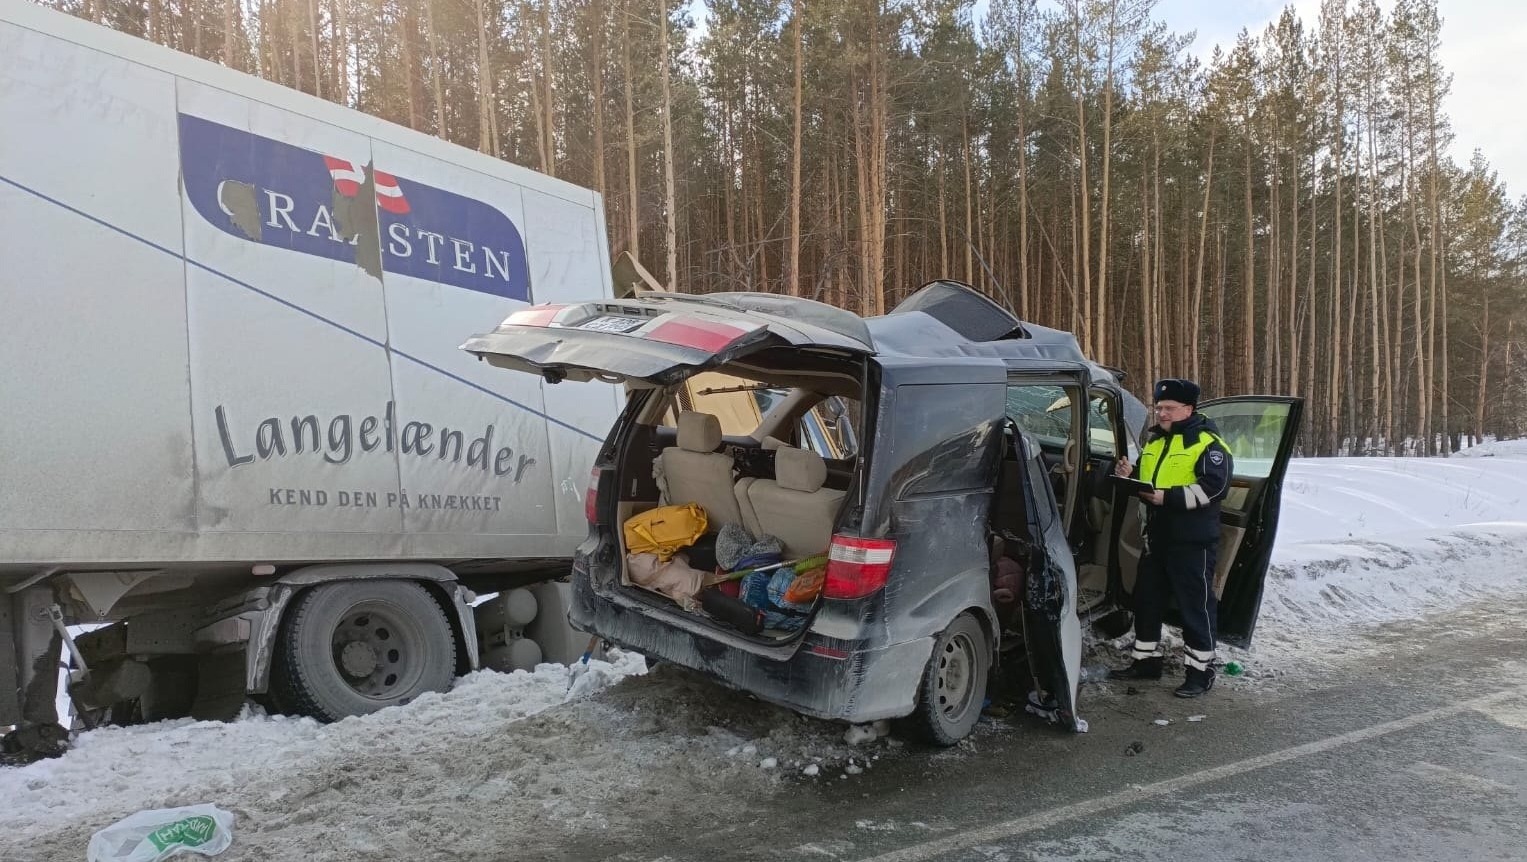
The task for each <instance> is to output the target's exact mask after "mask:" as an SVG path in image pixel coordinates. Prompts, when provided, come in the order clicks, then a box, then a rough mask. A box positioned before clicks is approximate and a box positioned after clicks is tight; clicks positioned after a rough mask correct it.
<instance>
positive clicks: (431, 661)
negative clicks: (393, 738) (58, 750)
mask: <svg viewBox="0 0 1527 862" xmlns="http://www.w3.org/2000/svg"><path fill="white" fill-rule="evenodd" d="M601 291H602V292H603V293H604V295H610V292H611V273H610V266H609V255H608V251H607V244H606V238H605V230H604V217H603V204H602V201H601V199H600V197H599V195H598V194H596V193H595V192H593V191H590V190H588V189H584V188H579V187H576V186H573V185H570V184H568V183H565V182H560V181H558V180H555V179H552V178H549V177H546V176H544V175H541V174H538V173H535V172H533V171H530V170H527V169H524V168H520V167H516V166H514V165H510V164H507V163H505V162H502V161H498V160H496V159H493V158H490V157H488V156H486V155H483V154H480V153H477V152H473V151H470V150H467V149H464V148H461V147H457V146H453V145H451V144H448V143H445V142H442V141H440V140H438V139H436V138H433V137H430V136H428V135H424V134H420V133H417V132H413V131H410V130H408V129H405V128H402V127H399V126H396V125H393V124H390V123H387V122H383V121H381V120H378V119H376V118H373V117H370V116H366V115H364V114H361V113H359V112H356V111H353V110H349V109H347V108H344V107H341V106H338V105H335V104H332V103H329V102H326V101H323V100H321V99H317V98H313V97H311V96H307V95H304V94H302V93H299V92H295V91H292V90H289V89H286V88H284V87H281V86H278V85H276V84H272V83H269V82H266V81H262V80H259V79H257V78H254V77H251V76H248V75H244V74H241V73H238V72H235V71H232V70H229V69H227V68H224V67H221V66H218V65H216V64H213V63H209V62H205V61H202V60H199V59H196V58H193V57H189V56H186V55H183V54H180V53H178V52H175V51H173V50H170V49H167V48H163V47H159V46H156V45H152V44H149V43H147V42H144V41H141V40H139V39H136V38H133V37H130V36H126V35H123V34H120V33H116V32H113V31H110V30H108V29H105V28H103V27H99V26H96V25H93V24H90V23H88V22H85V21H82V20H78V19H75V18H72V17H69V16H67V15H64V14H62V13H58V12H54V11H50V10H47V9H43V8H40V7H37V6H34V5H31V4H29V3H26V2H22V0H0V730H3V729H5V727H6V726H13V727H16V728H18V731H17V732H16V733H13V734H12V736H11V738H10V740H9V745H10V747H11V748H12V749H15V748H25V747H33V748H36V747H40V746H41V747H45V746H46V745H47V744H48V743H49V742H50V741H51V737H56V735H57V731H56V730H53V731H51V732H50V731H48V729H47V728H48V727H49V725H50V723H51V722H52V721H53V702H54V697H55V694H56V692H55V688H56V682H55V680H56V678H57V669H58V667H59V665H60V660H61V657H62V658H63V659H64V660H68V658H69V655H70V653H71V652H75V651H76V647H72V646H71V645H70V644H69V642H68V641H69V639H68V637H67V636H65V635H64V634H63V633H64V632H65V626H80V625H85V624H92V623H93V624H101V623H108V625H104V626H100V625H98V627H97V628H96V630H95V631H93V632H91V633H90V634H88V635H85V636H83V637H81V638H79V639H78V644H77V655H76V656H75V658H74V666H75V669H76V671H75V674H74V676H75V677H76V682H75V684H74V685H73V686H72V689H73V692H74V694H75V697H76V701H77V702H82V703H85V704H88V705H90V706H93V707H116V708H118V710H119V711H120V710H122V709H123V707H124V705H125V706H126V707H127V708H129V709H130V710H131V711H133V712H134V714H135V715H136V716H138V717H143V718H159V717H165V716H172V715H176V714H184V713H186V712H191V713H193V714H195V715H198V716H214V715H218V714H225V713H227V712H228V710H229V709H231V708H236V706H237V704H239V703H241V702H242V701H243V699H244V698H245V696H246V695H250V694H253V695H257V696H266V697H269V698H270V699H271V700H272V701H274V702H275V704H276V705H277V706H279V707H281V708H283V709H286V710H290V711H296V712H302V713H306V714H309V715H314V716H317V717H319V718H322V719H337V718H340V717H342V716H346V715H352V714H357V713H363V712H369V711H372V710H375V709H379V708H381V707H383V706H386V705H389V704H395V703H400V702H406V701H407V700H409V699H410V698H413V697H415V696H417V695H418V694H420V693H421V692H424V691H427V690H432V689H440V688H443V687H445V686H447V685H449V683H450V680H451V678H452V677H453V676H454V675H455V674H458V673H461V672H465V671H467V670H469V669H472V668H475V667H477V664H478V643H477V637H476V635H475V633H474V617H473V613H472V609H471V607H470V602H471V600H472V597H473V596H472V591H474V590H475V591H476V592H478V593H482V592H486V591H490V590H499V589H505V588H508V587H512V586H514V585H516V584H526V583H533V582H538V581H543V580H545V579H547V578H549V577H556V576H560V575H562V574H565V572H566V561H567V560H568V559H569V558H570V557H571V555H572V552H573V549H574V548H575V547H576V546H577V544H578V543H579V542H580V541H582V540H583V539H584V538H585V536H586V535H587V524H586V521H585V514H584V508H583V495H584V492H585V488H586V485H587V482H588V478H589V471H590V466H591V464H592V462H593V459H594V455H595V452H596V449H597V448H598V445H599V443H600V441H601V440H603V438H604V435H605V433H606V431H607V429H608V428H609V426H610V424H611V422H612V421H613V420H614V417H615V415H616V413H617V411H618V409H619V406H620V400H621V397H622V393H621V392H620V391H619V390H618V389H617V388H615V387H599V388H595V389H589V390H585V389H583V388H581V387H567V386H556V387H552V386H545V387H544V388H543V385H542V384H541V382H540V381H537V380H535V379H534V378H528V377H525V376H523V375H506V374H502V373H497V372H495V370H494V369H492V368H490V367H488V366H487V365H485V364H480V363H478V362H477V361H476V360H475V359H473V358H472V357H471V356H470V355H468V354H466V353H464V352H462V351H461V350H459V349H458V347H459V345H460V344H461V343H462V341H463V340H464V339H465V338H466V337H467V336H469V335H471V334H472V333H475V332H480V331H482V330H484V329H485V328H487V327H488V326H491V325H492V323H493V322H494V321H496V320H500V319H502V318H504V317H506V316H507V315H508V314H510V313H511V312H513V311H515V310H517V309H520V308H524V307H525V306H526V305H527V304H531V303H543V302H556V301H558V300H561V299H571V298H575V297H586V296H588V295H589V294H590V293H595V294H598V293H600V292H601ZM543 595H545V594H543ZM548 614H550V615H554V614H555V611H548ZM81 665H83V668H82V667H81ZM82 670H83V672H81V671H82ZM193 701H194V703H193ZM39 729H41V731H40V732H39Z"/></svg>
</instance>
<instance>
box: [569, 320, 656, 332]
mask: <svg viewBox="0 0 1527 862" xmlns="http://www.w3.org/2000/svg"><path fill="white" fill-rule="evenodd" d="M646 322H647V321H646V319H645V318H641V317H596V318H594V319H593V320H586V321H584V322H583V323H580V324H578V328H579V329H592V330H594V331H595V332H630V331H631V330H633V329H636V328H637V327H639V326H641V325H642V324H643V323H646Z"/></svg>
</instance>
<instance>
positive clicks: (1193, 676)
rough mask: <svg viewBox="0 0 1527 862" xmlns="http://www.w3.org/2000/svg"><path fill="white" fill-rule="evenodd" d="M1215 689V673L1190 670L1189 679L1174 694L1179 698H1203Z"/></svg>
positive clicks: (1195, 669) (1191, 668) (1196, 669)
mask: <svg viewBox="0 0 1527 862" xmlns="http://www.w3.org/2000/svg"><path fill="white" fill-rule="evenodd" d="M1211 688H1214V671H1213V670H1212V669H1210V670H1199V669H1198V668H1193V667H1190V668H1188V674H1187V679H1186V680H1185V681H1184V682H1183V684H1182V685H1179V686H1178V687H1177V690H1176V691H1174V692H1172V694H1175V695H1177V696H1178V697H1201V696H1203V695H1205V694H1208V693H1209V689H1211Z"/></svg>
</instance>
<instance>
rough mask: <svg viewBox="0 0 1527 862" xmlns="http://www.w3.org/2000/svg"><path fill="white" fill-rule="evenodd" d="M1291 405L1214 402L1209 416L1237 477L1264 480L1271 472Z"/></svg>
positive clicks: (1265, 402)
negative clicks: (1229, 456)
mask: <svg viewBox="0 0 1527 862" xmlns="http://www.w3.org/2000/svg"><path fill="white" fill-rule="evenodd" d="M1290 409H1291V405H1289V404H1286V403H1279V402H1267V401H1242V402H1230V403H1226V404H1221V405H1216V406H1215V408H1214V410H1213V416H1212V419H1213V421H1214V424H1215V426H1216V427H1218V428H1219V435H1220V438H1221V439H1223V440H1224V441H1225V445H1226V446H1227V447H1229V449H1230V455H1231V457H1232V458H1234V459H1235V472H1236V475H1238V476H1244V477H1247V478H1252V479H1265V478H1267V477H1268V475H1269V474H1270V473H1271V472H1272V469H1273V464H1274V462H1275V461H1276V460H1277V457H1278V447H1279V446H1280V445H1281V444H1282V442H1283V430H1284V428H1285V427H1286V426H1287V425H1288V420H1289V411H1290Z"/></svg>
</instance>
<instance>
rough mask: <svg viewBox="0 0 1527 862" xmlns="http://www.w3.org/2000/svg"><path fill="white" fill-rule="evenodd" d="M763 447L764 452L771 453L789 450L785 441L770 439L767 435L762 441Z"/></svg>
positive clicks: (775, 438)
mask: <svg viewBox="0 0 1527 862" xmlns="http://www.w3.org/2000/svg"><path fill="white" fill-rule="evenodd" d="M763 447H764V451H766V452H773V451H774V450H776V449H789V448H791V446H790V444H789V443H786V442H785V441H783V440H781V439H779V438H778V437H770V436H767V435H766V436H765V437H764V439H763Z"/></svg>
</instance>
